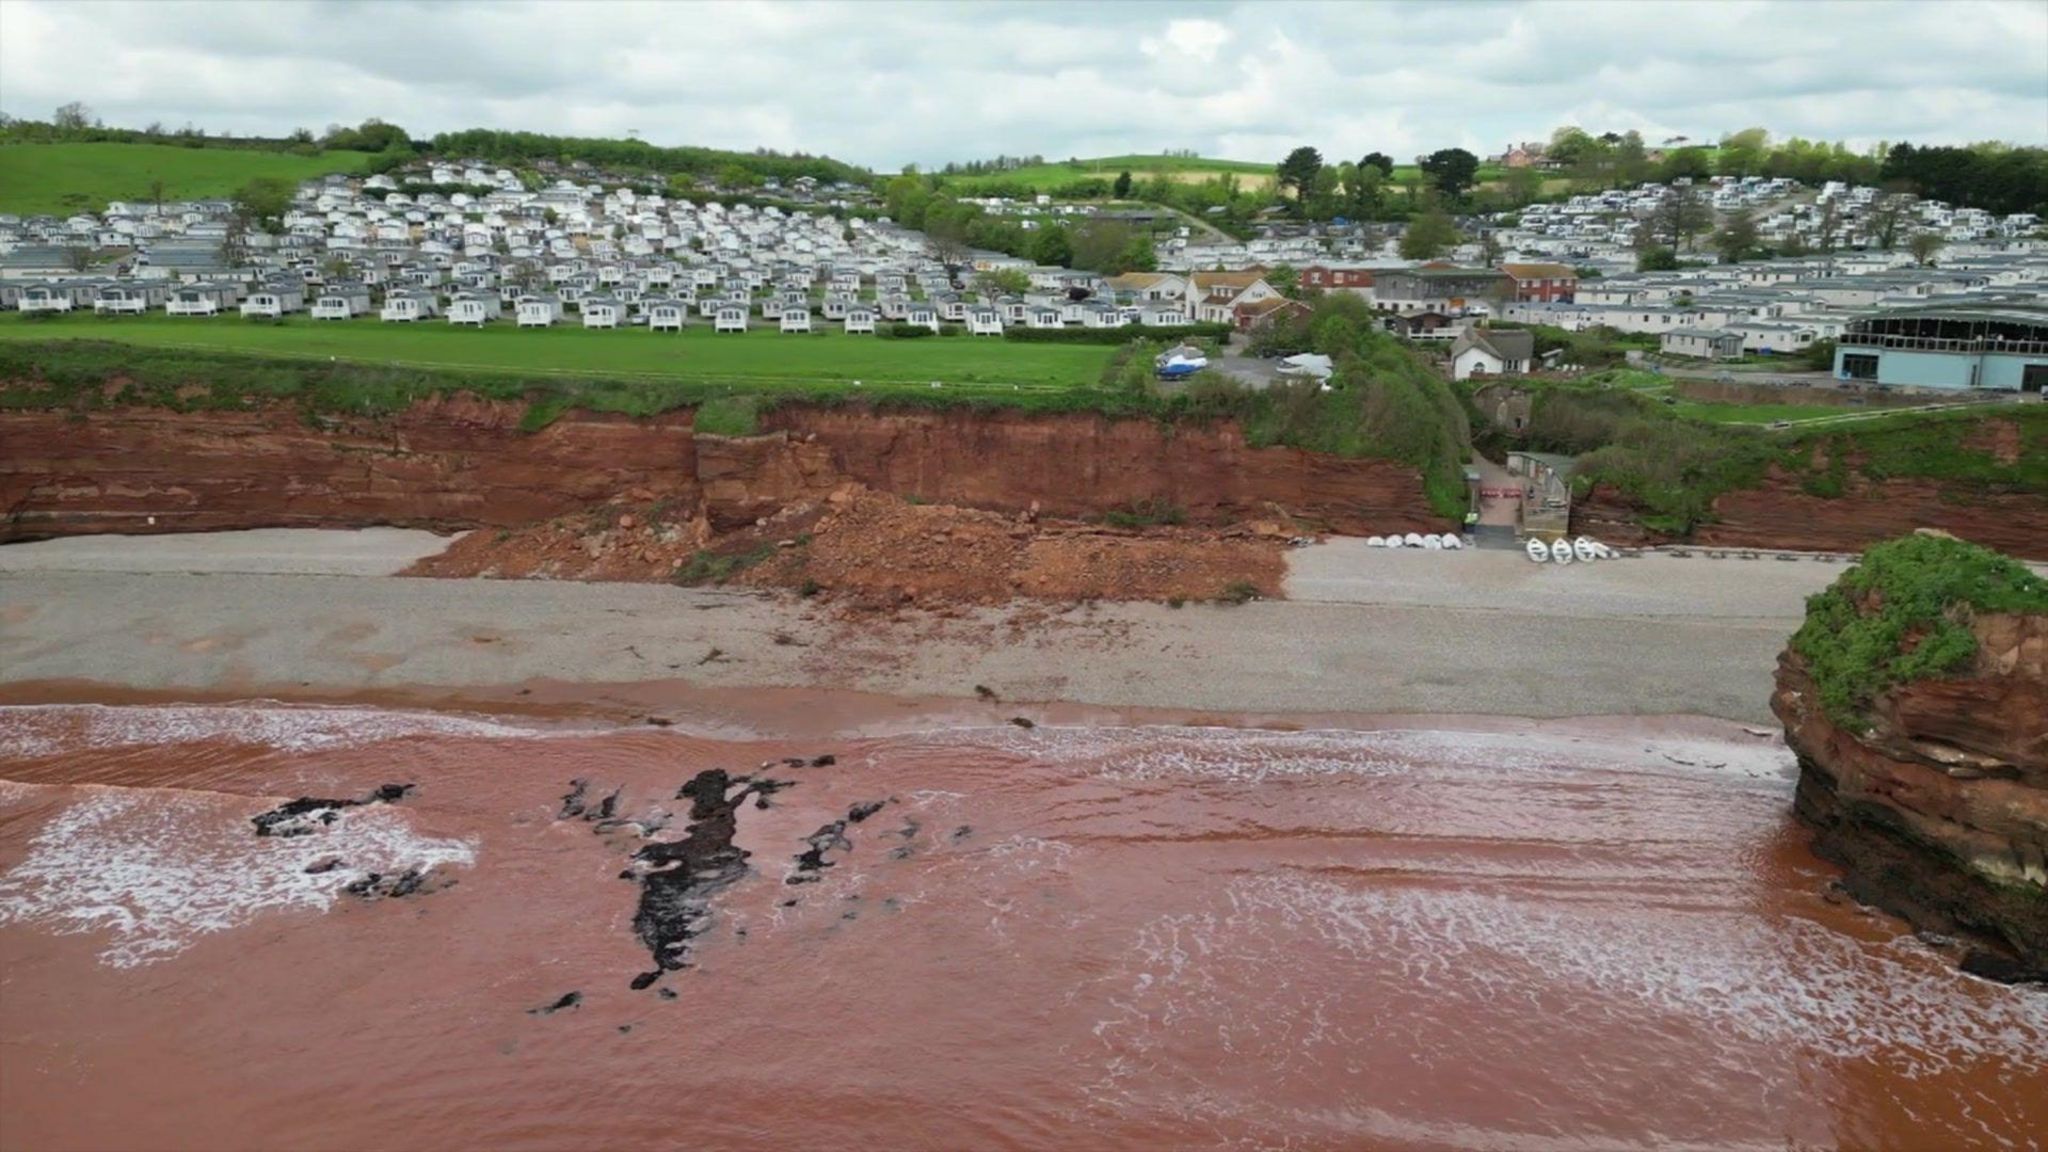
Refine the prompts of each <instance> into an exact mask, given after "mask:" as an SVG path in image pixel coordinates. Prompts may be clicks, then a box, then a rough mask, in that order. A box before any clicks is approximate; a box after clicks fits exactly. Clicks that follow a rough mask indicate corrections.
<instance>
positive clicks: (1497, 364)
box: [1451, 326, 1536, 380]
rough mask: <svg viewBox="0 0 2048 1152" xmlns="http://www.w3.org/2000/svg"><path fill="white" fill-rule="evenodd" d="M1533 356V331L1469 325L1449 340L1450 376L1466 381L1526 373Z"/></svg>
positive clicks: (1534, 338)
mask: <svg viewBox="0 0 2048 1152" xmlns="http://www.w3.org/2000/svg"><path fill="white" fill-rule="evenodd" d="M1535 358H1536V335H1535V333H1533V332H1522V331H1495V330H1494V329H1491V328H1480V327H1477V326H1473V327H1468V328H1466V329H1464V330H1463V331H1461V332H1459V333H1458V337H1457V339H1455V340H1453V341H1452V342H1451V378H1452V379H1454V380H1465V379H1469V378H1471V377H1473V376H1504V375H1512V374H1518V373H1522V372H1527V371H1528V370H1529V365H1530V363H1531V362H1533V361H1534V360H1535Z"/></svg>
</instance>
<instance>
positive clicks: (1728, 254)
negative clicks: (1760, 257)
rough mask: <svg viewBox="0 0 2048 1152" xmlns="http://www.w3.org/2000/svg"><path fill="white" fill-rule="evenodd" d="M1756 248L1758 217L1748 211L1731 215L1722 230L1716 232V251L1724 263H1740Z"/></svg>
mask: <svg viewBox="0 0 2048 1152" xmlns="http://www.w3.org/2000/svg"><path fill="white" fill-rule="evenodd" d="M1755 249H1756V218H1755V217H1753V216H1751V215H1750V214H1749V213H1747V212H1738V213H1736V214H1735V215H1733V216H1730V217H1729V218H1728V221H1727V223H1725V224H1723V225H1721V230H1720V231H1718V232H1716V233H1714V251H1716V252H1719V253H1720V254H1721V262H1722V263H1724V264H1740V263H1742V258H1743V257H1745V256H1747V255H1749V254H1750V253H1751V252H1752V251H1754V250H1755Z"/></svg>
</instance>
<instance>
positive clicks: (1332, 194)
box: [1308, 167, 1344, 220]
mask: <svg viewBox="0 0 2048 1152" xmlns="http://www.w3.org/2000/svg"><path fill="white" fill-rule="evenodd" d="M1341 183H1342V178H1341V176H1340V174H1339V173H1338V171H1337V169H1335V168H1328V167H1325V168H1320V169H1318V170H1317V171H1316V178H1315V180H1314V181H1312V182H1311V183H1310V185H1309V190H1308V216H1309V219H1311V220H1329V219H1331V218H1333V217H1335V216H1338V215H1339V214H1341V212H1342V211H1343V207H1344V202H1343V200H1342V198H1341V196H1340V193H1339V186H1340V185H1341Z"/></svg>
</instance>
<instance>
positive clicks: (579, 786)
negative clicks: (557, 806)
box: [555, 780, 590, 820]
mask: <svg viewBox="0 0 2048 1152" xmlns="http://www.w3.org/2000/svg"><path fill="white" fill-rule="evenodd" d="M589 787H590V781H588V780H571V781H569V790H568V791H567V792H565V793H563V794H562V808H561V810H560V811H559V812H556V813H555V819H557V820H569V819H573V818H574V817H577V816H581V815H583V794H584V792H585V791H586V790H588V789H589Z"/></svg>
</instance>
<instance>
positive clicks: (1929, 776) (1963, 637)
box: [1771, 535, 2048, 982]
mask: <svg viewBox="0 0 2048 1152" xmlns="http://www.w3.org/2000/svg"><path fill="white" fill-rule="evenodd" d="M1771 707H1772V710H1773V711H1774V712H1776V713H1777V715H1778V717H1779V719H1781V720H1782V721H1784V724H1785V740H1786V743H1787V745H1789V746H1790V747H1791V748H1792V749H1793V751H1794V752H1796V753H1797V754H1798V757H1799V786H1798V792H1797V798H1796V800H1795V808H1796V811H1797V813H1798V816H1799V818H1800V819H1801V820H1802V821H1804V822H1805V823H1806V824H1808V825H1809V826H1811V827H1812V828H1813V829H1814V841H1813V847H1814V851H1815V852H1816V853H1818V854H1819V855H1821V856H1823V857H1825V858H1827V859H1829V860H1831V861H1834V862H1835V863H1837V864H1839V865H1841V866H1842V868H1843V870H1844V872H1845V873H1846V875H1845V876H1844V879H1843V886H1844V888H1845V889H1846V890H1847V891H1848V893H1849V894H1850V895H1851V896H1853V897H1854V898H1855V899H1857V900H1858V901H1861V902H1863V903H1866V904H1870V905H1874V906H1876V907H1879V908H1882V909H1884V910H1885V911H1888V912H1891V913H1893V914H1895V915H1899V916H1902V917H1904V918H1905V919H1907V920H1908V921H1910V922H1911V923H1912V924H1913V926H1914V927H1915V928H1916V929H1919V930H1920V931H1921V932H1923V933H1928V934H1932V936H1931V937H1930V938H1933V937H1940V938H1950V939H1953V940H1954V941H1955V942H1956V944H1955V946H1954V949H1955V951H1956V952H1957V953H1958V959H1959V961H1960V963H1961V965H1962V967H1963V969H1964V970H1965V971H1969V972H1972V973H1974V974H1977V975H1981V976H1985V977H1989V978H1993V979H1999V980H2004V981H2008V982H2035V981H2048V581H2043V580H2042V579H2041V578H2039V577H2037V576H2035V575H2033V574H2032V573H2030V572H2028V571H2027V569H2026V568H2025V567H2023V566H2022V565H2019V564H2017V563H2015V562H2013V561H2011V560H2009V559H2007V558H2005V557H2002V556H1999V555H1998V554H1996V553H1994V552H1991V551H1989V550H1987V549H1983V548H1979V547H1976V546H1975V545H1971V544H1967V543H1964V542H1963V541H1960V540H1956V539H1953V538H1949V537H1945V536H1931V535H1916V536H1911V537H1906V538H1904V539H1901V540H1896V541H1892V542H1890V543H1887V544H1882V545H1878V546H1875V547H1873V548H1871V549H1870V551H1869V552H1868V553H1867V554H1866V555H1865V557H1864V560H1863V562H1862V563H1861V564H1860V565H1858V566H1857V567H1855V568H1852V569H1850V570H1849V571H1848V572H1847V573H1845V574H1844V575H1843V576H1842V578H1841V579H1840V580H1839V581H1837V583H1836V584H1835V585H1834V586H1833V587H1832V588H1830V589H1829V590H1828V591H1827V592H1825V593H1823V594H1821V595H1819V596H1816V597H1814V598H1813V600H1812V602H1811V604H1810V606H1809V608H1808V615H1807V621H1806V624H1805V625H1804V626H1803V627H1802V628H1801V629H1800V631H1799V633H1798V634H1797V635H1796V636H1794V637H1793V641H1792V644H1791V645H1790V646H1789V647H1788V648H1787V649H1786V650H1785V652H1784V653H1783V654H1782V655H1781V656H1780V657H1779V664H1778V676H1777V688H1776V691H1775V692H1774V693H1773V695H1772V698H1771Z"/></svg>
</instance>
